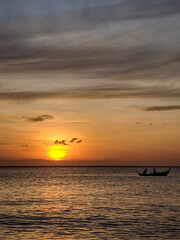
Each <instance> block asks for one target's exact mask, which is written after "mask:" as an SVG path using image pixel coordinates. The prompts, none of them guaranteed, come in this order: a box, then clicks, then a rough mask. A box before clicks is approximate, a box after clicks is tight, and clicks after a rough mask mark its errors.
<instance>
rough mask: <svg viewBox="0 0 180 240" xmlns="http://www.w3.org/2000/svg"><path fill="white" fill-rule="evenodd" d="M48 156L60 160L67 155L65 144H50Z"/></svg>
mask: <svg viewBox="0 0 180 240" xmlns="http://www.w3.org/2000/svg"><path fill="white" fill-rule="evenodd" d="M48 156H49V157H50V158H51V159H53V160H55V161H59V160H62V158H63V157H65V156H66V150H65V149H64V147H63V146H50V147H49V149H48Z"/></svg>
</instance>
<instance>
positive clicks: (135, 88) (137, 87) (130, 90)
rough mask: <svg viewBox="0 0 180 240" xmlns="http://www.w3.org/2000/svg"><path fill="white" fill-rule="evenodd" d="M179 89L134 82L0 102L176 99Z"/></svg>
mask: <svg viewBox="0 0 180 240" xmlns="http://www.w3.org/2000/svg"><path fill="white" fill-rule="evenodd" d="M178 97H180V88H178V87H177V86H169V85H166V84H165V83H163V84H161V83H160V84H158V82H157V83H156V85H153V84H152V85H150V84H149V85H148V84H144V86H143V85H141V84H140V83H138V82H137V83H136V82H135V81H134V82H133V83H131V84H129V83H124V84H122V83H121V84H120V83H119V84H117V83H114V84H111V85H106V84H104V85H102V86H94V87H81V88H80V87H79V88H75V89H63V90H59V91H57V90H56V91H44V92H38V91H22V92H3V93H0V101H8V100H11V101H33V100H41V99H119V98H178ZM46 119H53V117H52V116H50V115H41V116H38V117H34V118H27V120H29V121H32V122H38V121H43V120H46Z"/></svg>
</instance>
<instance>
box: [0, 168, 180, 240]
mask: <svg viewBox="0 0 180 240" xmlns="http://www.w3.org/2000/svg"><path fill="white" fill-rule="evenodd" d="M137 169H138V170H140V171H142V169H141V168H121V167H94V168H93V167H89V168H88V167H87V168H86V167H67V168H66V167H62V168H61V167H32V168H30V167H29V168H18V167H16V168H0V239H2V240H5V239H18V240H21V239H22V240H26V239H42V240H46V239H63V240H66V239H68V240H70V239H79V240H80V239H87V240H88V239H98V240H100V239H109V240H112V239H131V240H136V239H153V240H154V239H165V240H167V239H180V168H172V169H171V172H170V174H169V175H168V176H167V177H139V176H138V175H137V173H136V170H137ZM166 169H167V168H166ZM157 170H162V168H157ZM163 170H165V169H163Z"/></svg>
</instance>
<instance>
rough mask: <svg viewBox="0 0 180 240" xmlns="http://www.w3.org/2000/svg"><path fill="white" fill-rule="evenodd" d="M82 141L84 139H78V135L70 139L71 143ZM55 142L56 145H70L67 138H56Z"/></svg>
mask: <svg viewBox="0 0 180 240" xmlns="http://www.w3.org/2000/svg"><path fill="white" fill-rule="evenodd" d="M81 142H82V140H81V139H78V138H76V137H74V138H72V139H71V140H70V141H69V143H71V144H73V143H81ZM54 144H55V145H64V146H66V145H69V144H68V143H66V140H64V139H63V140H55V141H54Z"/></svg>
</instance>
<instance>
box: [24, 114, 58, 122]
mask: <svg viewBox="0 0 180 240" xmlns="http://www.w3.org/2000/svg"><path fill="white" fill-rule="evenodd" d="M51 119H54V117H53V116H51V115H47V114H45V115H40V116H37V117H26V120H28V121H29V122H43V121H45V120H51Z"/></svg>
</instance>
